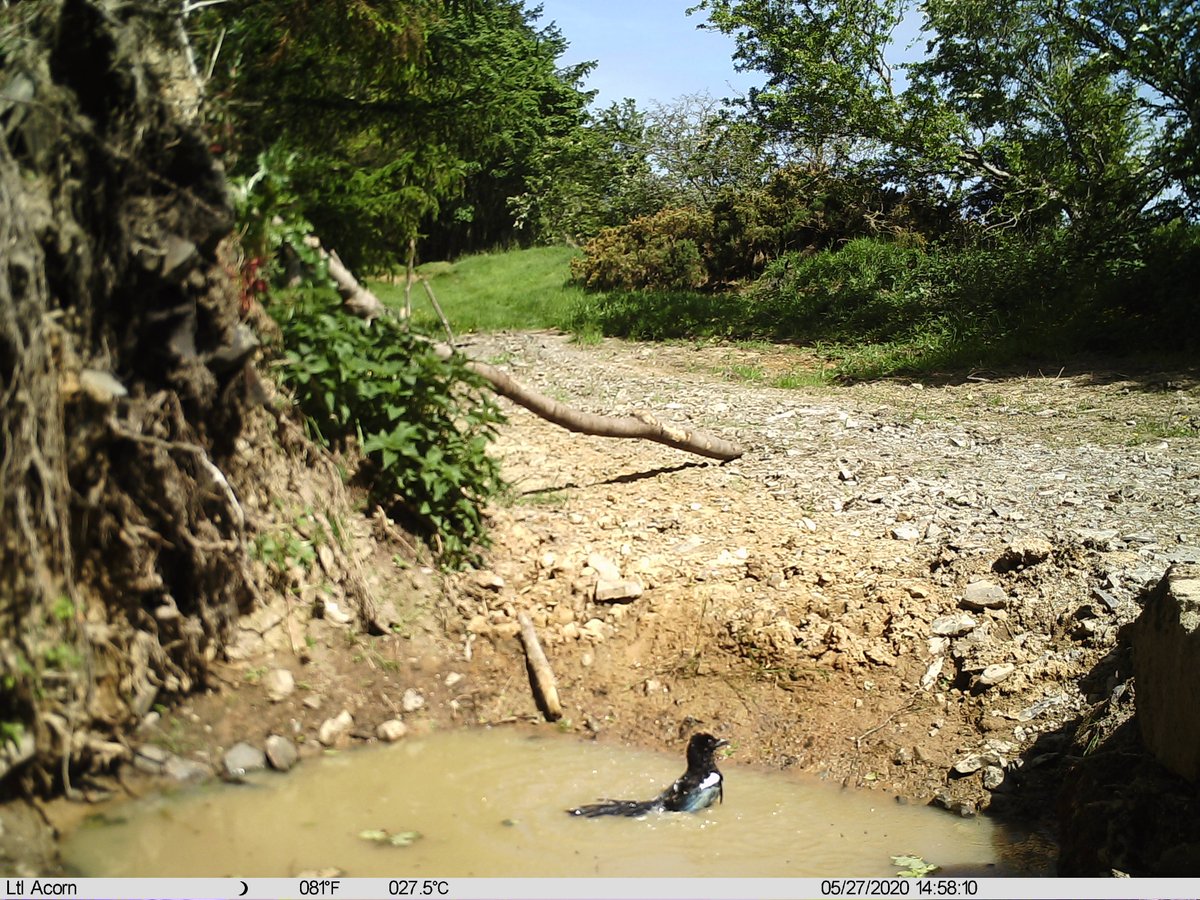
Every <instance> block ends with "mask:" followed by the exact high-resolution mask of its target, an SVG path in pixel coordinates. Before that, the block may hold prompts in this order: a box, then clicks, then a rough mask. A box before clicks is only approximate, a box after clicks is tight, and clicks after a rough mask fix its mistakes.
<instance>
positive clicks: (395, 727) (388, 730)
mask: <svg viewBox="0 0 1200 900" xmlns="http://www.w3.org/2000/svg"><path fill="white" fill-rule="evenodd" d="M406 734H408V726H407V725H405V724H404V723H403V722H401V721H400V720H399V719H388V720H387V721H386V722H380V723H379V727H378V728H376V729H375V737H377V738H379V740H381V741H385V742H387V743H389V744H391V743H395V742H396V741H398V740H400V739H401V738H402V737H404V736H405V735H406Z"/></svg>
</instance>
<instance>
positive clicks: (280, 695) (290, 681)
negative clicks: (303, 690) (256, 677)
mask: <svg viewBox="0 0 1200 900" xmlns="http://www.w3.org/2000/svg"><path fill="white" fill-rule="evenodd" d="M262 686H263V690H264V691H266V692H267V699H268V700H270V701H271V702H272V703H279V702H280V701H281V700H285V699H287V698H288V697H290V696H291V695H292V692H293V691H295V690H296V679H295V677H294V676H293V675H292V673H291V672H289V671H288V670H287V669H272V670H271V671H269V672H268V673H267V674H266V675H264V676H263V679H262Z"/></svg>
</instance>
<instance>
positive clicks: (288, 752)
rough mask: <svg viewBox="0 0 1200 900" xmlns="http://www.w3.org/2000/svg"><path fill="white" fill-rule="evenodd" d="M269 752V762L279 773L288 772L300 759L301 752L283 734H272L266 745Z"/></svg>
mask: <svg viewBox="0 0 1200 900" xmlns="http://www.w3.org/2000/svg"><path fill="white" fill-rule="evenodd" d="M264 746H265V749H266V751H267V762H269V763H270V764H271V768H272V769H274V770H275V771H277V772H287V771H289V770H290V769H291V768H292V766H294V765H296V761H297V760H299V759H300V751H299V750H297V749H296V745H295V744H293V743H292V742H291V741H290V740H288V739H287V738H285V737H284V736H283V735H281V734H272V735H271V736H269V737H268V738H267V741H266V744H265V745H264Z"/></svg>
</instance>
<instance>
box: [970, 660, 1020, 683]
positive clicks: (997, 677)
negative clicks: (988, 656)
mask: <svg viewBox="0 0 1200 900" xmlns="http://www.w3.org/2000/svg"><path fill="white" fill-rule="evenodd" d="M1015 671H1017V667H1016V666H1014V665H1013V664H1012V663H993V664H992V665H990V666H987V667H986V668H984V670H983V671H982V672H980V673H979V677H978V678H977V679H976V682H975V683H976V684H978V685H980V686H981V687H992V686H993V685H997V684H999V683H1000V682H1002V681H1003V680H1004V679H1005V678H1007V677H1008V676H1009V675H1011V674H1012V673H1013V672H1015Z"/></svg>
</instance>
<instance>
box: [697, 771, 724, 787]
mask: <svg viewBox="0 0 1200 900" xmlns="http://www.w3.org/2000/svg"><path fill="white" fill-rule="evenodd" d="M720 783H721V773H720V772H709V773H708V776H707V777H706V778H705V779H704V780H703V781H702V782H700V784H699V785H697V787H698V788H699V789H700V790H704V789H705V788H710V787H716V786H717V785H718V784H720Z"/></svg>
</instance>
